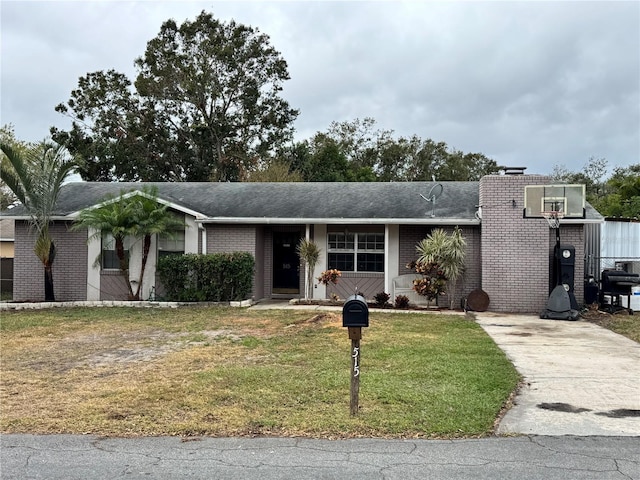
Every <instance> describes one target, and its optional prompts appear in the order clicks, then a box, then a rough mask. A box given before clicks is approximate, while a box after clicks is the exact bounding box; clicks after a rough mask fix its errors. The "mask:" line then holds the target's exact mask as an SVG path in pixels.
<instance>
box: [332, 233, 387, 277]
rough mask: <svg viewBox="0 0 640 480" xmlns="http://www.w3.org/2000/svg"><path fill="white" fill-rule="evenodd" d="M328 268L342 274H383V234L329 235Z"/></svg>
mask: <svg viewBox="0 0 640 480" xmlns="http://www.w3.org/2000/svg"><path fill="white" fill-rule="evenodd" d="M327 240H328V242H327V243H328V248H327V254H328V261H329V265H328V268H329V269H332V268H337V269H338V270H340V271H342V272H384V233H342V232H336V233H329V234H328V235H327Z"/></svg>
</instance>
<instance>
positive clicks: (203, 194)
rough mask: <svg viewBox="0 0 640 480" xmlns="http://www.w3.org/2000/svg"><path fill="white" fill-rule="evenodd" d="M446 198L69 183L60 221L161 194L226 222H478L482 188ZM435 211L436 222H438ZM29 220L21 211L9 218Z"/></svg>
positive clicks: (332, 187) (302, 187)
mask: <svg viewBox="0 0 640 480" xmlns="http://www.w3.org/2000/svg"><path fill="white" fill-rule="evenodd" d="M439 183H442V185H443V187H444V188H443V192H442V195H441V196H440V197H439V198H438V199H437V201H436V205H435V209H434V210H433V208H434V207H433V204H432V203H430V202H427V201H425V200H424V199H423V198H422V197H421V196H420V194H422V195H425V196H426V195H427V194H428V192H429V190H430V189H431V187H432V186H433V185H434V183H433V182H405V183H373V182H372V183H148V184H141V183H102V182H77V183H69V184H67V185H65V186H64V187H63V188H62V191H61V193H60V197H59V199H58V203H57V208H56V211H55V212H54V214H55V216H66V215H70V214H73V213H75V212H77V211H80V210H82V209H83V208H87V207H90V206H92V205H96V204H98V203H100V202H102V201H103V200H105V199H106V198H107V197H108V196H112V197H113V196H117V195H118V194H120V192H121V191H131V190H136V189H141V188H142V186H143V185H153V186H156V187H157V188H158V197H160V198H161V199H163V200H165V201H167V202H170V203H171V204H173V205H175V206H176V207H178V208H182V209H187V210H192V211H195V212H198V213H199V214H200V215H201V216H202V217H204V218H209V219H212V220H214V219H215V220H217V221H221V220H223V219H225V218H227V219H235V220H241V219H243V218H247V219H254V220H255V219H264V221H267V220H273V221H277V220H278V219H287V220H289V221H300V222H303V221H304V220H305V219H335V220H336V221H339V220H349V219H353V220H362V221H365V220H366V221H370V222H375V221H376V220H379V221H382V220H384V219H397V220H398V221H402V220H413V221H416V220H424V221H426V222H428V221H434V222H444V221H450V222H455V221H462V222H465V221H470V222H475V220H476V219H475V212H476V210H477V205H478V186H479V185H478V182H439ZM432 210H433V211H434V213H435V217H434V218H432V217H431V214H432ZM3 213H4V214H8V215H10V216H20V215H24V211H23V209H22V208H21V207H16V208H14V209H12V210H10V211H8V212H3Z"/></svg>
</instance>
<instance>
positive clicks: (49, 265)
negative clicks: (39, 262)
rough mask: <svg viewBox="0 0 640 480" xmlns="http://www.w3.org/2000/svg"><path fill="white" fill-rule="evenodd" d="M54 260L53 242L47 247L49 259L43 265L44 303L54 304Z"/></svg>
mask: <svg viewBox="0 0 640 480" xmlns="http://www.w3.org/2000/svg"><path fill="white" fill-rule="evenodd" d="M55 258H56V246H55V244H54V243H53V242H51V243H50V245H49V257H48V260H47V262H46V263H45V264H44V301H45V302H55V301H56V296H55V294H54V292H53V260H54V259H55Z"/></svg>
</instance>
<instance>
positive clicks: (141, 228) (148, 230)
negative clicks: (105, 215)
mask: <svg viewBox="0 0 640 480" xmlns="http://www.w3.org/2000/svg"><path fill="white" fill-rule="evenodd" d="M156 199H157V189H143V193H142V194H141V195H136V196H135V202H133V203H134V206H133V211H134V212H135V217H134V227H133V229H132V232H131V233H132V236H133V237H135V238H142V267H141V268H140V277H139V279H138V288H137V290H136V292H135V293H134V296H133V298H134V299H135V300H140V289H141V288H142V279H143V277H144V270H145V267H146V266H147V260H148V259H149V250H150V248H151V238H152V237H153V235H160V234H163V235H169V236H170V235H171V234H172V233H173V232H175V231H179V230H184V227H185V224H184V222H183V221H181V220H178V218H177V217H176V216H175V215H173V214H172V213H171V211H170V210H168V207H167V206H166V205H162V204H160V203H158V202H157V200H156Z"/></svg>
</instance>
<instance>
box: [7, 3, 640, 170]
mask: <svg viewBox="0 0 640 480" xmlns="http://www.w3.org/2000/svg"><path fill="white" fill-rule="evenodd" d="M1 8H2V11H1V13H2V25H1V27H2V52H1V54H2V92H1V96H2V123H3V124H4V123H13V124H14V125H15V127H16V133H17V135H18V136H19V137H21V138H24V139H25V140H37V139H41V138H42V137H44V136H45V135H47V133H48V128H49V126H50V125H53V124H56V125H58V126H60V127H63V128H64V127H66V126H67V125H68V121H67V120H66V119H65V118H64V117H62V116H61V115H59V114H57V113H55V112H54V110H53V108H54V107H55V105H56V104H58V103H60V102H64V101H66V100H67V99H68V98H69V94H70V92H71V90H72V89H73V88H75V87H76V85H77V80H78V78H79V77H80V76H81V75H84V74H86V73H87V72H90V71H95V70H107V69H111V68H114V69H116V70H118V71H122V72H123V73H126V74H127V75H129V76H130V78H132V79H133V76H134V74H135V70H134V67H133V61H134V59H135V58H136V57H138V56H141V55H142V54H143V53H144V49H145V45H146V42H147V41H149V40H150V39H152V38H153V37H154V36H155V35H156V34H157V33H158V31H159V29H160V26H161V24H162V22H164V21H165V20H167V19H169V18H174V19H175V20H176V21H177V22H178V23H180V22H182V21H184V20H185V19H187V18H189V19H194V18H195V17H196V15H197V14H198V13H199V12H200V11H201V10H203V9H204V10H207V11H211V12H212V13H213V14H214V15H215V16H216V17H218V18H220V19H222V20H230V19H231V18H234V19H235V20H236V21H238V22H240V23H245V24H249V25H252V26H254V27H257V28H259V29H260V31H262V32H263V33H266V34H267V35H269V36H270V38H271V43H272V44H273V46H274V47H275V48H276V49H277V50H279V51H280V52H281V53H282V55H283V57H284V58H285V60H286V61H287V62H288V65H289V72H290V75H291V80H290V81H289V82H287V83H286V84H285V89H284V95H285V96H286V98H287V99H288V100H289V101H290V104H291V105H292V106H293V107H294V108H298V109H299V110H300V111H301V114H300V117H299V119H298V121H297V123H296V127H297V130H298V138H306V137H309V136H310V135H312V134H313V133H314V132H316V131H319V130H324V129H326V128H327V127H328V125H329V123H330V122H331V121H344V120H353V119H355V118H364V117H367V116H369V117H374V118H375V119H376V120H377V122H378V126H379V127H380V128H384V129H392V130H394V131H395V132H396V134H397V135H405V136H408V135H412V134H417V135H419V136H421V137H422V138H431V139H433V140H435V141H445V142H447V144H448V145H450V146H451V147H453V148H457V149H460V150H463V151H468V152H482V153H484V154H486V155H488V156H491V157H492V158H494V159H495V160H496V161H497V162H498V163H501V164H510V165H517V166H527V167H529V169H528V171H529V172H532V173H549V172H550V171H551V169H552V167H553V165H555V164H565V165H566V166H567V167H568V168H569V169H571V170H579V169H580V168H581V167H582V166H583V165H584V163H585V162H586V161H587V160H588V158H589V157H590V156H596V157H606V158H607V159H608V160H609V162H610V164H611V165H621V166H624V165H629V164H631V163H638V162H639V161H640V106H639V105H640V97H639V93H638V91H639V86H640V37H639V35H640V33H639V32H640V3H638V2H633V1H628V2H320V1H318V2H279V1H264V2H217V1H214V2H178V1H175V2H150V1H146V2H145V1H142V2H130V1H106V2H93V1H92V2H13V1H3V2H2V3H1Z"/></svg>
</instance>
